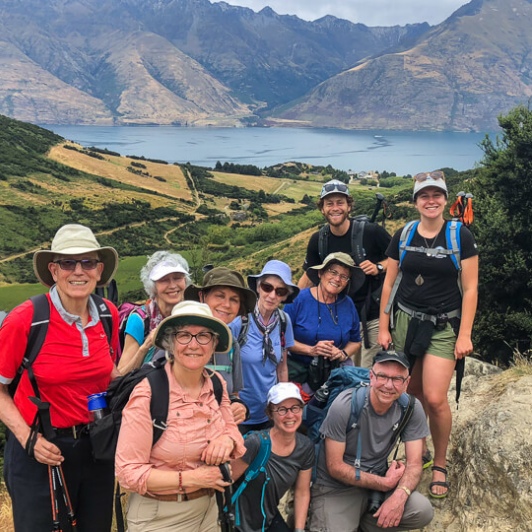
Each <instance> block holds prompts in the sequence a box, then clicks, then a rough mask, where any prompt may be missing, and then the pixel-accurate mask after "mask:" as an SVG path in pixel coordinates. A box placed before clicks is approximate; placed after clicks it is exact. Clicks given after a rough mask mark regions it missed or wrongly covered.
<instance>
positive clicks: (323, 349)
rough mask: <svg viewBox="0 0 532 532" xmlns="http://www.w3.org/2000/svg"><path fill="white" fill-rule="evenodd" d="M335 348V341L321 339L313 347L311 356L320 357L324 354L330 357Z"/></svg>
mask: <svg viewBox="0 0 532 532" xmlns="http://www.w3.org/2000/svg"><path fill="white" fill-rule="evenodd" d="M333 348H334V342H333V341H332V340H320V341H319V342H318V343H317V344H316V345H315V346H313V347H312V349H311V353H310V354H311V356H314V357H318V356H322V357H325V358H330V357H331V354H332V351H333Z"/></svg>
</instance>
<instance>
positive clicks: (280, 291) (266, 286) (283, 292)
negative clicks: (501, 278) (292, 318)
mask: <svg viewBox="0 0 532 532" xmlns="http://www.w3.org/2000/svg"><path fill="white" fill-rule="evenodd" d="M259 287H260V288H261V289H262V291H263V292H266V293H267V294H269V293H270V292H272V291H273V290H275V295H276V296H277V297H284V296H287V295H288V294H289V293H290V290H288V288H285V287H284V286H281V287H280V288H275V287H274V286H273V285H271V284H270V283H260V285H259Z"/></svg>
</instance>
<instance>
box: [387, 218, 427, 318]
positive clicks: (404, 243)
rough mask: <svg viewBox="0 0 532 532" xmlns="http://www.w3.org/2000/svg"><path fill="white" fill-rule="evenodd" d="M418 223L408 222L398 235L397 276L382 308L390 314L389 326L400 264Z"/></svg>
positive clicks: (398, 282) (409, 247)
mask: <svg viewBox="0 0 532 532" xmlns="http://www.w3.org/2000/svg"><path fill="white" fill-rule="evenodd" d="M418 225H419V220H413V221H410V222H408V223H407V224H406V225H405V226H404V227H403V230H402V231H401V236H400V237H399V271H398V272H397V277H396V278H395V281H394V283H393V286H392V289H391V291H390V297H389V299H388V303H387V304H386V307H385V308H384V312H385V313H386V314H390V326H392V327H393V312H392V308H393V303H394V300H395V295H396V294H397V289H398V288H399V285H400V284H401V279H402V278H403V270H402V269H401V265H402V264H403V260H404V258H405V255H406V252H407V251H410V250H411V249H412V248H411V246H410V242H412V239H413V238H414V235H415V234H416V228H417V226H418Z"/></svg>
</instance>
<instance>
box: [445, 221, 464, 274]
mask: <svg viewBox="0 0 532 532" xmlns="http://www.w3.org/2000/svg"><path fill="white" fill-rule="evenodd" d="M461 227H462V222H459V221H458V220H451V221H450V222H447V226H446V227H445V241H446V243H447V249H448V250H450V251H451V253H452V254H451V260H452V261H453V264H454V267H455V268H456V269H457V270H458V271H461V270H462V265H461V261H460V228H461Z"/></svg>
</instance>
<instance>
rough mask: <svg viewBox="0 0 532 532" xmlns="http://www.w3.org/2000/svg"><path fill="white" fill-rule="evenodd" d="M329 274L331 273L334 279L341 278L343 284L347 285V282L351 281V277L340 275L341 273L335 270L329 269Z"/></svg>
mask: <svg viewBox="0 0 532 532" xmlns="http://www.w3.org/2000/svg"><path fill="white" fill-rule="evenodd" d="M327 273H329V274H330V275H332V276H333V277H339V278H340V281H342V283H347V281H349V276H348V275H344V274H343V273H340V272H339V271H336V270H333V269H332V268H328V269H327Z"/></svg>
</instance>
